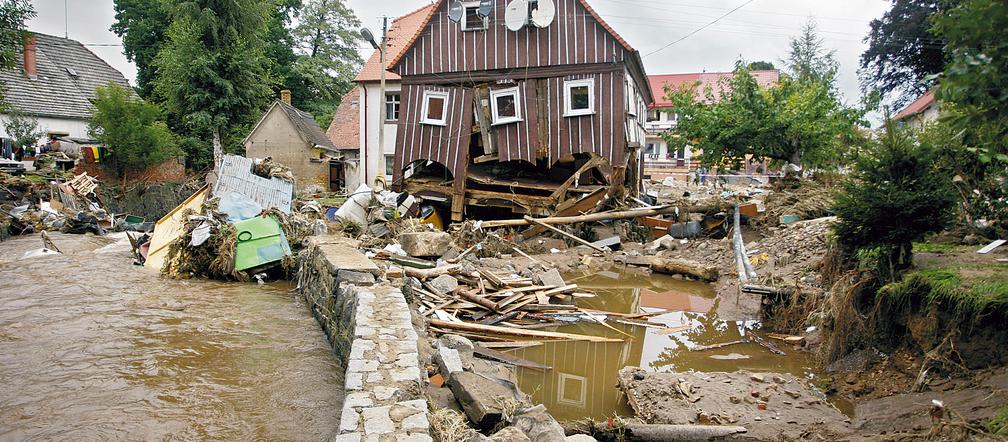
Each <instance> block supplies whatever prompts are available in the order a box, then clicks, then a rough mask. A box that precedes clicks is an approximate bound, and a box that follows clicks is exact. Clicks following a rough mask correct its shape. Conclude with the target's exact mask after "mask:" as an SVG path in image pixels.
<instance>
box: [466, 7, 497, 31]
mask: <svg viewBox="0 0 1008 442" xmlns="http://www.w3.org/2000/svg"><path fill="white" fill-rule="evenodd" d="M479 6H480V2H478V1H475V2H464V3H462V20H461V23H460V24H461V25H462V30H463V31H485V30H487V29H489V28H490V17H481V18H482V19H483V27H482V28H470V27H469V10H470V9H476V10H478V9H479ZM478 14H479V13H478V12H477V15H478Z"/></svg>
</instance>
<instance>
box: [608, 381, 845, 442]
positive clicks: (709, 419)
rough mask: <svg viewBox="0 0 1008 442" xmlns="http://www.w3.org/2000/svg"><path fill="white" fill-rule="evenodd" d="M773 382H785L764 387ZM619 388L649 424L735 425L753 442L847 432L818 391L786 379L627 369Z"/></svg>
mask: <svg viewBox="0 0 1008 442" xmlns="http://www.w3.org/2000/svg"><path fill="white" fill-rule="evenodd" d="M774 378H781V379H782V380H783V381H784V382H783V383H779V382H776V381H774V382H767V380H770V379H774ZM760 379H762V381H760ZM619 384H620V388H621V389H622V390H623V391H624V392H626V394H627V402H628V403H629V404H630V407H631V408H633V409H634V411H635V414H636V416H637V417H638V418H640V419H642V420H643V421H644V422H645V423H647V424H671V425H690V426H696V425H701V426H703V425H725V426H727V425H730V426H739V427H744V428H745V429H746V430H748V431H747V433H746V436H747V437H752V438H754V439H756V440H768V439H774V438H780V437H784V438H791V439H798V438H801V437H802V435H803V434H806V432H807V431H812V430H814V431H815V432H816V433H818V434H823V435H836V436H839V435H842V434H848V433H849V431H850V428H849V419H848V418H847V417H846V416H844V415H843V414H842V413H840V411H839V410H837V409H836V407H834V406H832V405H831V404H830V403H829V402H827V401H826V399H825V397H824V396H823V394H822V393H821V392H819V391H818V390H816V389H815V387H814V386H812V385H811V384H810V383H809V381H808V380H806V379H801V378H797V377H795V376H793V375H789V374H778V373H758V374H756V375H755V376H753V374H750V373H748V372H745V371H739V372H734V373H720V372H711V373H653V372H649V371H647V370H643V369H640V368H637V367H625V368H623V369H622V370H620V372H619ZM784 416H786V417H787V418H786V419H785V418H784Z"/></svg>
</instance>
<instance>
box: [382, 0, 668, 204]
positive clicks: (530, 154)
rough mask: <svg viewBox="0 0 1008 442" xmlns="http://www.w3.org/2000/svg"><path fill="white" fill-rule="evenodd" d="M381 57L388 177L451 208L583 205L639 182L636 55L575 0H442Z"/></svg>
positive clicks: (641, 106) (644, 83)
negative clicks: (390, 84) (393, 119)
mask: <svg viewBox="0 0 1008 442" xmlns="http://www.w3.org/2000/svg"><path fill="white" fill-rule="evenodd" d="M404 47H405V49H404V50H403V51H402V52H401V53H399V54H398V55H397V56H396V57H394V58H393V59H392V60H391V61H390V63H389V66H390V68H389V70H390V71H392V72H394V73H396V74H397V75H398V76H399V77H400V78H401V82H402V91H401V105H400V112H399V119H398V126H397V134H396V154H395V164H394V170H393V184H394V186H396V187H398V188H400V189H402V190H405V191H408V192H410V193H411V194H414V195H417V196H418V197H421V198H423V199H425V200H427V201H432V202H441V203H442V207H444V208H445V209H446V210H448V209H450V212H451V217H452V219H453V220H455V221H458V220H461V219H462V217H463V214H466V215H470V216H472V215H476V216H481V217H494V216H513V214H529V215H548V214H561V215H562V214H576V213H581V212H587V211H592V210H594V209H595V207H597V206H598V203H599V202H600V201H602V200H603V199H604V198H605V197H606V196H609V197H610V198H613V199H620V198H622V197H623V196H625V195H635V194H636V193H637V192H638V191H639V190H640V173H641V161H640V147H641V145H642V143H643V141H644V138H645V131H644V120H645V117H646V113H647V108H648V107H649V106H650V105H651V104H652V102H653V101H654V100H653V97H652V94H651V90H650V88H649V87H648V80H647V76H646V74H645V73H644V67H643V64H642V63H641V58H640V54H639V53H638V52H637V51H636V50H634V49H633V47H631V46H630V44H629V43H627V42H626V41H625V40H623V38H621V37H620V36H619V35H618V34H617V33H616V32H615V31H614V30H613V29H612V28H611V27H610V26H609V25H607V24H606V23H605V21H603V20H602V18H601V17H599V15H598V14H597V13H596V12H595V11H594V10H593V9H592V8H591V6H590V5H589V4H588V3H587V2H586V1H584V0H538V1H528V0H512V1H510V2H506V1H503V0H493V1H491V0H486V1H482V2H479V1H475V2H460V1H448V0H441V1H439V2H436V3H435V4H434V5H433V7H432V8H430V9H429V10H428V11H426V16H425V17H424V20H423V25H422V26H421V27H420V28H419V30H418V31H417V32H416V34H415V35H413V36H411V38H410V40H409V42H408V43H407V44H406V45H405V46H404Z"/></svg>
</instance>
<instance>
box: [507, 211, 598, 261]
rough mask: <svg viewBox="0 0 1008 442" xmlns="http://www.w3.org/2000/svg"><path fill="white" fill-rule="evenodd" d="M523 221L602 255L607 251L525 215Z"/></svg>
mask: <svg viewBox="0 0 1008 442" xmlns="http://www.w3.org/2000/svg"><path fill="white" fill-rule="evenodd" d="M525 221H528V222H529V223H531V224H538V225H540V226H542V227H545V228H546V229H547V230H550V231H553V232H556V233H559V234H561V235H563V236H566V237H568V238H570V239H573V240H574V241H575V242H578V243H581V244H583V245H586V246H588V247H590V248H592V249H594V250H596V251H599V252H602V253H605V252H607V251H608V249H604V248H602V247H599V246H596V245H594V244H592V243H590V242H588V241H585V240H584V239H581V238H579V237H577V236H574V235H571V234H570V233H567V232H564V231H563V230H560V229H558V228H556V227H553V226H551V225H549V224H546V223H544V222H541V221H539V220H537V219H535V218H532V217H531V216H527V215H526V216H525Z"/></svg>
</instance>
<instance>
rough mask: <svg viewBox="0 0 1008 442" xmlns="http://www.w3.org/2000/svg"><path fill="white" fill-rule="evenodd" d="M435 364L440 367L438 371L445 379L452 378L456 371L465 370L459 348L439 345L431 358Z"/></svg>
mask: <svg viewBox="0 0 1008 442" xmlns="http://www.w3.org/2000/svg"><path fill="white" fill-rule="evenodd" d="M431 359H432V360H433V362H434V365H436V366H437V367H438V372H439V373H441V376H443V377H444V378H445V380H446V381H447V380H450V379H451V377H452V376H453V375H454V374H455V373H460V372H462V371H463V369H464V368H463V366H462V358H461V357H460V356H459V352H458V350H455V349H454V348H448V347H438V350H437V352H435V353H434V356H433V357H432V358H431Z"/></svg>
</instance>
